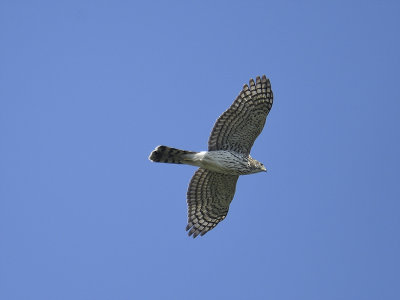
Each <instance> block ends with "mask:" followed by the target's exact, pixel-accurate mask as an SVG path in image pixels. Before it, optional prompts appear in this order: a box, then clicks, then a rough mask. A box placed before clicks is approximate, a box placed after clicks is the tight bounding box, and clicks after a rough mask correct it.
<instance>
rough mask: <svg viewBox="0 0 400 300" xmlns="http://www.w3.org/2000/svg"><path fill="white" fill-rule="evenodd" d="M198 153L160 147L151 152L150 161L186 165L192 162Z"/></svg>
mask: <svg viewBox="0 0 400 300" xmlns="http://www.w3.org/2000/svg"><path fill="white" fill-rule="evenodd" d="M196 153H197V152H192V151H186V150H180V149H176V148H171V147H167V146H158V147H157V148H156V149H155V150H153V152H151V154H150V156H149V159H150V160H151V161H154V162H162V163H170V164H184V163H188V161H191V160H192V158H193V155H194V154H196Z"/></svg>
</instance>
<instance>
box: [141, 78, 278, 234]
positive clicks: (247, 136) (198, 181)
mask: <svg viewBox="0 0 400 300" xmlns="http://www.w3.org/2000/svg"><path fill="white" fill-rule="evenodd" d="M272 103H273V94H272V90H271V85H270V82H269V80H268V79H267V78H266V77H265V76H263V77H262V78H260V77H257V79H256V82H254V80H253V79H251V80H250V88H249V86H248V85H244V87H243V89H242V91H241V92H240V94H239V96H238V97H237V98H236V100H235V101H234V102H233V104H232V105H231V107H230V108H229V109H228V110H227V111H225V112H224V113H223V114H222V115H221V116H220V117H219V118H218V120H217V122H216V123H215V125H214V128H213V130H212V132H211V136H210V138H209V141H208V151H202V152H193V151H186V150H180V149H176V148H171V147H167V146H158V147H157V148H156V149H155V150H154V151H153V152H152V153H151V154H150V156H149V159H150V160H151V161H154V162H163V163H175V164H187V165H193V166H197V167H200V168H199V169H198V170H197V171H196V172H195V174H194V176H193V177H192V179H191V181H190V184H189V188H188V192H187V203H188V225H187V227H186V230H188V231H189V235H193V237H196V236H197V235H199V234H200V235H204V234H205V233H207V232H208V231H209V230H211V229H213V228H214V227H215V226H216V225H217V224H218V223H219V222H220V221H222V220H223V219H224V218H225V217H226V215H227V213H228V209H229V204H230V203H231V201H232V199H233V196H234V194H235V189H236V182H237V180H238V178H239V175H247V174H253V173H258V172H263V171H266V168H265V167H264V165H263V164H262V163H260V162H259V161H257V160H255V159H253V158H252V157H251V156H250V150H251V147H252V146H253V143H254V141H255V139H256V138H257V136H258V135H259V134H260V133H261V131H262V129H263V127H264V124H265V120H266V117H267V115H268V113H269V111H270V109H271V107H272Z"/></svg>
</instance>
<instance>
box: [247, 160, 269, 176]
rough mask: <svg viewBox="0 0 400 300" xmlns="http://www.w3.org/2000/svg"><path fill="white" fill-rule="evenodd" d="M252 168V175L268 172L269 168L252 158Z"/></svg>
mask: <svg viewBox="0 0 400 300" xmlns="http://www.w3.org/2000/svg"><path fill="white" fill-rule="evenodd" d="M250 166H251V168H252V170H253V172H252V173H259V172H267V168H266V167H265V166H264V165H263V164H262V163H260V162H259V161H258V160H255V159H253V158H250Z"/></svg>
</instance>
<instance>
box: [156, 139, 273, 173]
mask: <svg viewBox="0 0 400 300" xmlns="http://www.w3.org/2000/svg"><path fill="white" fill-rule="evenodd" d="M161 157H163V159H160V158H161ZM150 160H151V161H154V162H165V163H174V164H185V165H192V166H197V167H200V168H204V169H207V170H210V171H213V172H217V173H222V174H227V175H248V174H254V173H258V172H262V171H266V169H265V167H264V168H263V165H262V164H261V163H260V162H258V161H256V160H255V159H253V158H252V157H251V156H250V155H245V154H243V153H239V152H235V151H229V150H214V151H201V152H193V151H186V150H180V149H176V148H171V147H167V146H158V147H157V148H156V149H155V150H154V151H153V152H152V153H151V155H150ZM260 166H261V167H260Z"/></svg>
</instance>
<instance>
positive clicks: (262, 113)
mask: <svg viewBox="0 0 400 300" xmlns="http://www.w3.org/2000/svg"><path fill="white" fill-rule="evenodd" d="M272 103H273V94H272V90H271V84H270V82H269V79H267V78H266V77H265V75H264V76H263V77H262V78H261V79H260V77H259V76H257V78H256V82H255V83H254V80H253V79H250V87H249V86H248V85H247V84H245V85H244V86H243V89H242V91H241V92H240V94H239V96H237V98H236V99H235V101H234V102H233V103H232V105H231V107H229V108H228V110H226V111H225V112H224V113H223V114H222V115H221V116H220V117H219V118H218V120H217V122H216V123H215V125H214V128H213V130H212V131H211V135H210V138H209V140H208V150H209V151H212V150H234V151H236V152H240V153H243V154H245V155H248V154H250V150H251V147H252V146H253V144H254V141H255V140H256V138H257V137H258V136H259V134H260V133H261V131H262V130H263V128H264V124H265V120H266V118H267V115H268V113H269V111H270V110H271V107H272Z"/></svg>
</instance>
